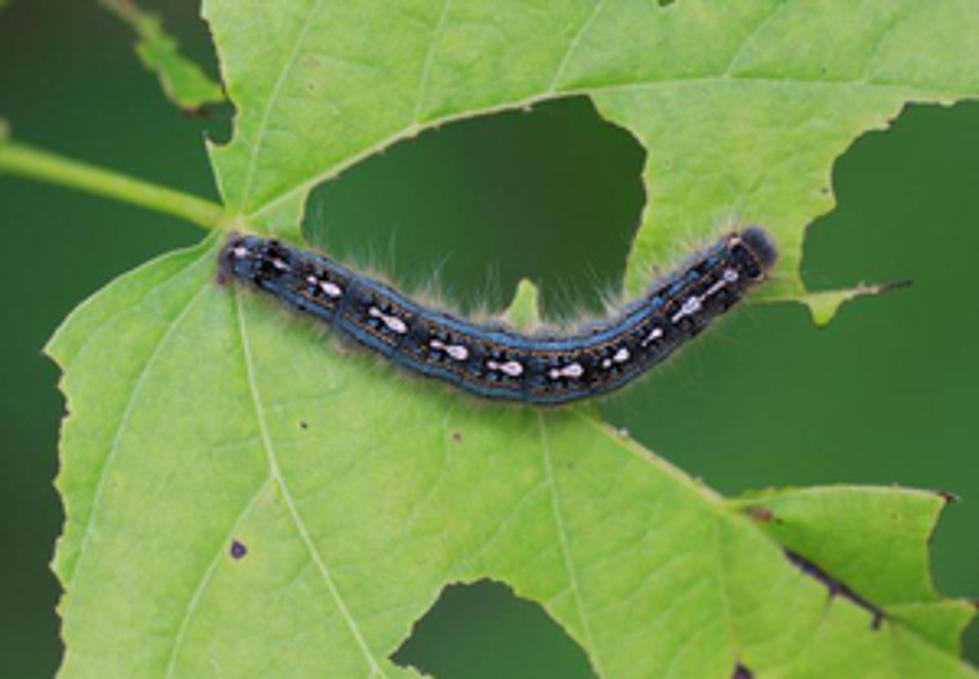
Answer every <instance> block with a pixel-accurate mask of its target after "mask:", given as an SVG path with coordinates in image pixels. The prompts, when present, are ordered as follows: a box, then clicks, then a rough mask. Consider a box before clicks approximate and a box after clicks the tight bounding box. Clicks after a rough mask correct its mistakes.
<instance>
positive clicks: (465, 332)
mask: <svg viewBox="0 0 979 679" xmlns="http://www.w3.org/2000/svg"><path fill="white" fill-rule="evenodd" d="M776 257H777V252H776V248H775V245H774V243H773V242H772V239H771V237H770V236H769V235H768V233H767V232H765V231H764V230H763V229H761V228H759V227H754V226H753V227H749V228H747V229H745V230H743V231H740V232H739V231H734V232H731V233H728V234H726V235H725V236H724V237H722V238H721V239H720V240H719V241H718V242H717V243H716V244H714V245H713V246H711V247H709V248H707V249H706V250H705V251H703V252H702V253H699V254H697V255H695V256H693V257H692V258H690V260H689V261H688V262H687V263H686V264H685V265H684V266H683V267H681V268H680V269H678V270H677V271H676V272H674V273H673V274H671V275H670V276H668V277H666V278H665V279H664V280H661V281H659V282H657V283H655V284H654V285H653V286H651V287H650V290H649V292H648V294H647V295H646V296H645V297H642V298H640V299H638V300H636V301H634V302H632V303H630V304H628V305H626V306H625V307H624V308H623V309H622V311H621V312H620V313H619V314H618V315H617V316H616V317H615V318H613V319H611V320H609V321H607V322H604V323H601V324H595V325H591V326H586V327H583V328H581V329H580V330H578V331H576V332H575V333H573V334H569V335H525V334H520V333H517V332H515V331H512V330H509V329H507V328H504V327H500V326H489V325H480V324H476V323H471V322H469V321H465V320H462V319H459V318H456V317H454V316H452V315H450V314H447V313H445V312H441V311H437V310H434V309H431V308H428V307H426V306H423V305H421V304H419V303H417V302H414V301H412V300H411V299H408V298H407V297H405V296H404V295H403V294H401V293H400V292H398V291H396V290H394V289H393V288H391V287H389V286H387V285H384V284H383V283H379V282H378V281H375V280H373V279H371V278H367V277H365V276H362V275H360V274H357V273H355V272H353V271H351V270H350V269H348V268H346V267H343V266H341V265H339V264H337V263H336V262H334V261H332V260H331V259H329V258H327V257H324V256H322V255H318V254H315V253H313V252H309V251H307V250H302V249H299V248H296V247H293V246H290V245H287V244H285V243H282V242H281V241H278V240H274V239H266V238H260V237H258V236H242V235H237V234H234V235H232V236H231V237H230V238H229V239H228V241H227V243H226V244H225V246H224V248H223V249H222V251H221V255H220V266H221V270H222V271H223V272H224V273H225V274H226V275H228V276H231V277H233V278H237V279H240V280H243V281H247V282H249V283H251V284H252V285H253V286H255V287H257V288H259V289H261V290H264V291H266V292H269V293H271V294H272V295H274V296H275V297H278V298H279V299H281V300H283V301H284V302H285V303H286V304H288V305H290V306H292V307H295V308H296V309H299V310H300V311H302V312H304V313H306V314H309V315H311V316H314V317H316V318H318V319H319V320H321V321H323V322H325V323H327V324H328V325H329V326H330V327H332V328H334V329H335V330H336V331H337V332H338V333H340V334H341V335H346V336H348V337H351V338H353V339H354V340H356V341H357V342H359V343H360V344H363V345H365V346H367V347H369V348H371V349H373V350H374V351H376V352H378V353H379V354H381V355H383V356H385V357H386V358H389V359H390V360H392V361H394V362H395V363H397V364H399V365H401V366H404V367H405V368H408V369H409V370H412V371H414V372H416V373H419V374H421V375H424V376H426V377H432V378H435V379H439V380H442V381H444V382H448V383H449V384H452V385H454V386H456V387H459V388H461V389H464V390H466V391H468V392H471V393H473V394H476V395H477V396H481V397H485V398H490V399H504V400H509V401H522V402H526V403H533V404H540V405H554V404H559V403H566V402H569V401H575V400H578V399H584V398H589V397H592V396H596V395H599V394H604V393H607V392H610V391H613V390H615V389H618V388H620V387H622V386H623V385H625V384H627V383H628V382H630V381H632V380H633V379H635V378H636V377H638V376H639V375H641V374H643V373H645V372H646V371H647V370H649V369H650V368H652V367H653V366H654V365H656V364H657V363H659V362H661V361H663V360H664V359H666V358H667V357H668V356H669V355H670V354H671V353H673V352H674V351H675V350H676V349H677V348H679V347H680V346H681V345H682V344H683V343H684V342H686V341H687V340H689V339H691V338H692V337H694V336H695V335H697V334H698V333H700V331H702V330H703V329H704V328H705V327H706V326H707V325H708V324H709V323H710V322H711V321H712V320H714V319H715V318H717V317H718V316H720V315H721V314H723V313H724V312H726V311H727V310H728V309H730V308H731V307H732V306H733V305H734V304H735V303H737V302H738V301H739V300H740V299H741V298H742V297H743V295H744V294H745V292H746V291H747V290H748V289H749V288H751V287H752V286H754V285H755V284H757V283H759V282H761V281H763V280H765V278H766V272H767V271H768V270H769V269H770V268H771V267H772V265H773V264H774V263H775V259H776Z"/></svg>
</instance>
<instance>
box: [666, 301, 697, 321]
mask: <svg viewBox="0 0 979 679" xmlns="http://www.w3.org/2000/svg"><path fill="white" fill-rule="evenodd" d="M701 306H702V300H701V299H700V297H698V296H697V295H694V296H693V297H688V298H687V301H686V302H684V303H683V306H682V307H680V310H679V311H677V312H676V313H675V314H673V318H671V319H670V320H671V321H672V322H673V323H676V322H677V321H679V320H680V319H681V318H683V317H684V316H692V315H693V314H695V313H697V312H698V311H700V307H701Z"/></svg>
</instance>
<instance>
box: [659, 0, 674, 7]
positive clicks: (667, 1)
mask: <svg viewBox="0 0 979 679" xmlns="http://www.w3.org/2000/svg"><path fill="white" fill-rule="evenodd" d="M656 2H657V3H658V4H659V6H660V7H669V6H670V5H672V4H673V3H674V2H676V0H656Z"/></svg>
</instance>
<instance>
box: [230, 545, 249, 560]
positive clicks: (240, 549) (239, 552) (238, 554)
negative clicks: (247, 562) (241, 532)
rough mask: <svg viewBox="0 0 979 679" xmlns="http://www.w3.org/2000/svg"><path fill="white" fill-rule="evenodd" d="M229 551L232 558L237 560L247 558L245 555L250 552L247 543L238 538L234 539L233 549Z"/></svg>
mask: <svg viewBox="0 0 979 679" xmlns="http://www.w3.org/2000/svg"><path fill="white" fill-rule="evenodd" d="M228 553H229V554H231V558H232V559H234V560H235V561H240V560H241V559H244V558H245V555H246V554H247V553H248V548H247V547H245V543H243V542H239V541H238V540H232V541H231V549H229V550H228Z"/></svg>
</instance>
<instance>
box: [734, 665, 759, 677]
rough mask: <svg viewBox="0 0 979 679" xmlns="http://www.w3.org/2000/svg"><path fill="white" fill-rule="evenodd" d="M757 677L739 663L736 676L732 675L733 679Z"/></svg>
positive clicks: (735, 672)
mask: <svg viewBox="0 0 979 679" xmlns="http://www.w3.org/2000/svg"><path fill="white" fill-rule="evenodd" d="M754 677H755V675H754V674H753V673H752V672H751V670H749V669H748V668H747V667H745V666H744V665H742V664H741V663H738V665H737V667H735V668H734V674H732V675H731V679H754Z"/></svg>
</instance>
